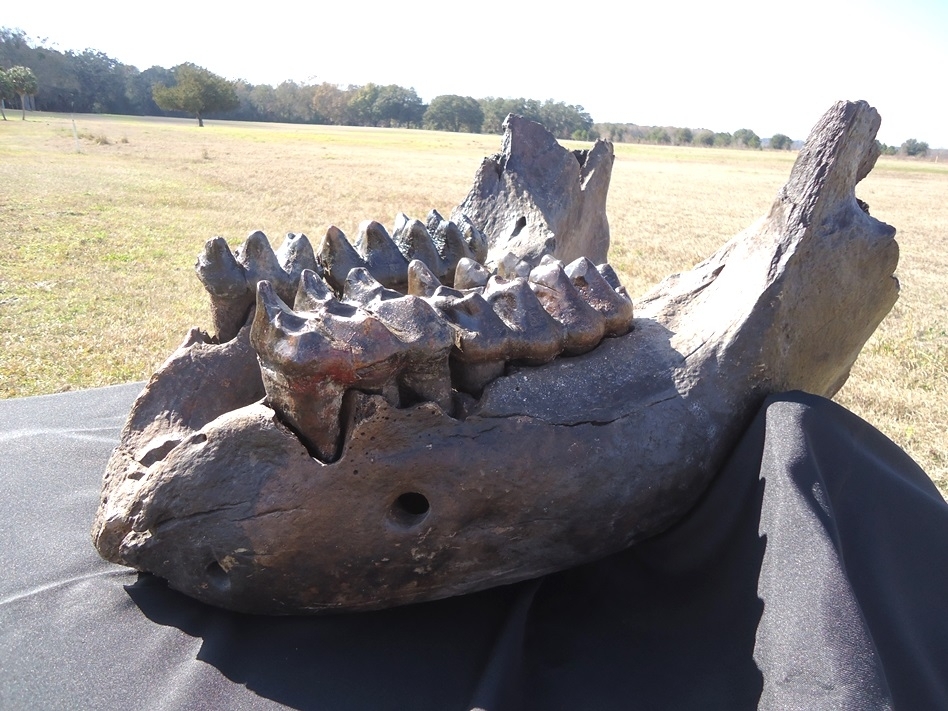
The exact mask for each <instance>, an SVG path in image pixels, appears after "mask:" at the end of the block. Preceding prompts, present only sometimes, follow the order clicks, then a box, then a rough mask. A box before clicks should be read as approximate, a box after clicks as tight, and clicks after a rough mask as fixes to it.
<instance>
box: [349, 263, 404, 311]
mask: <svg viewBox="0 0 948 711" xmlns="http://www.w3.org/2000/svg"><path fill="white" fill-rule="evenodd" d="M400 296H401V294H400V293H399V292H397V291H395V290H394V289H386V288H385V286H383V285H382V283H381V282H380V281H379V280H378V279H376V278H375V277H374V276H372V274H370V273H369V270H368V269H366V268H365V267H356V268H355V269H353V270H352V271H350V272H349V274H348V275H347V276H346V280H345V282H343V288H342V298H343V300H344V301H347V302H349V303H350V304H357V305H359V306H364V305H365V304H367V303H369V302H370V301H373V300H380V301H381V300H384V299H397V298H398V297H400Z"/></svg>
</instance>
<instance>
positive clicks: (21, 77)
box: [7, 66, 39, 121]
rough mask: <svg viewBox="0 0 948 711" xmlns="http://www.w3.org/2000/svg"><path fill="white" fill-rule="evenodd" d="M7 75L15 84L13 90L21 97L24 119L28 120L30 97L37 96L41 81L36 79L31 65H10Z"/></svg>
mask: <svg viewBox="0 0 948 711" xmlns="http://www.w3.org/2000/svg"><path fill="white" fill-rule="evenodd" d="M7 77H9V79H10V82H11V83H12V84H13V91H15V92H16V93H17V94H18V95H19V97H20V109H21V110H22V111H23V116H22V118H23V120H24V121H26V107H27V104H28V100H29V97H32V96H36V92H37V90H38V89H39V83H38V82H37V81H36V75H35V74H34V73H33V70H32V69H30V68H29V67H20V66H17V67H10V69H8V70H7Z"/></svg>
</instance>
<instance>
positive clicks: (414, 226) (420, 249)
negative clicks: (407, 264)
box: [392, 212, 447, 280]
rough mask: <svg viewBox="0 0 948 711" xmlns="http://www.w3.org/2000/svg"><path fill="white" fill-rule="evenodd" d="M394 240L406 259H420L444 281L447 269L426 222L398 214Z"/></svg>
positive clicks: (393, 234) (393, 232)
mask: <svg viewBox="0 0 948 711" xmlns="http://www.w3.org/2000/svg"><path fill="white" fill-rule="evenodd" d="M392 239H393V240H394V241H395V244H396V245H398V249H399V251H400V252H401V253H402V254H403V255H405V259H408V260H412V259H420V260H421V261H423V262H424V263H425V264H426V265H427V267H428V268H429V269H430V270H431V271H432V272H434V274H435V276H437V277H438V279H439V280H442V279H444V276H445V274H446V273H447V269H446V268H445V265H444V261H443V260H442V259H441V255H440V254H438V249H437V247H435V244H434V242H432V241H431V235H430V234H428V228H427V227H425V223H424V222H422V221H421V220H412V219H409V217H408V216H407V215H405V213H402V212H400V213H398V214H397V215H396V216H395V229H394V230H393V231H392Z"/></svg>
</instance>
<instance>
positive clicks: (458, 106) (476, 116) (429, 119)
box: [424, 94, 484, 133]
mask: <svg viewBox="0 0 948 711" xmlns="http://www.w3.org/2000/svg"><path fill="white" fill-rule="evenodd" d="M483 123H484V112H483V111H482V110H481V106H480V104H479V103H477V100H476V99H473V98H471V97H470V96H458V95H456V94H443V95H441V96H436V97H435V98H434V99H432V100H431V104H430V105H429V106H428V110H427V111H425V116H424V125H425V127H426V128H431V129H434V130H435V131H461V130H464V131H467V132H468V133H478V132H479V131H480V130H481V125H482V124H483Z"/></svg>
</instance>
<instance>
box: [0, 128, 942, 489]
mask: <svg viewBox="0 0 948 711" xmlns="http://www.w3.org/2000/svg"><path fill="white" fill-rule="evenodd" d="M11 118H12V117H11ZM813 118H814V122H815V121H816V119H817V118H818V117H816V116H814V117H813ZM884 119H885V117H883V120H884ZM76 133H78V134H79V139H78V149H79V151H78V152H77V140H76V138H75V135H74V133H73V125H72V122H71V120H70V117H68V116H58V115H44V114H33V115H30V116H29V117H28V120H27V121H25V122H23V121H20V120H19V118H18V117H16V118H15V119H14V120H10V121H7V122H6V123H4V122H0V166H2V168H0V170H2V178H0V180H2V183H0V184H2V189H0V238H2V249H0V333H2V334H3V348H2V350H0V397H19V396H25V395H35V394H41V393H49V392H58V391H63V390H68V389H77V388H87V387H95V386H99V385H106V384H111V383H119V382H126V381H130V380H142V379H145V378H147V377H148V376H149V375H150V374H151V373H152V372H153V371H154V369H155V368H156V367H157V366H158V365H159V364H160V363H161V361H162V360H164V358H165V357H166V356H167V355H168V354H169V353H170V352H171V350H172V349H173V348H174V347H175V346H176V345H177V343H178V342H179V341H180V340H181V339H182V337H183V336H184V334H185V333H186V331H187V329H188V327H190V326H191V325H201V326H204V327H207V326H209V325H210V324H209V321H208V317H207V305H206V300H205V296H204V293H203V290H202V288H201V286H200V284H199V282H198V281H197V279H196V278H195V277H194V273H193V268H192V267H193V264H194V260H195V257H196V255H197V253H198V251H199V250H200V249H201V246H202V245H203V243H204V241H205V240H207V239H208V238H209V237H212V236H214V235H218V234H219V235H222V236H224V237H225V238H226V239H227V240H228V242H230V243H231V246H236V245H238V244H239V243H240V242H241V241H242V240H243V238H244V237H245V236H246V235H247V233H248V232H249V231H252V230H254V229H262V230H264V231H265V232H266V233H267V234H268V235H269V236H270V239H271V242H272V243H274V246H277V245H278V244H279V242H280V241H281V239H282V235H283V233H285V232H288V231H293V232H305V233H306V234H307V235H309V236H310V237H311V239H313V240H314V241H317V240H318V239H319V238H320V237H321V235H322V234H323V232H324V231H325V228H326V226H327V225H329V224H336V225H337V226H339V227H340V228H341V229H342V230H343V231H344V232H346V233H347V234H350V235H352V234H354V232H355V228H356V225H357V224H358V223H359V222H360V221H361V220H364V219H377V220H379V221H380V222H382V223H383V224H386V225H389V226H391V224H392V222H393V218H394V216H395V214H396V212H399V211H402V212H405V213H407V214H408V215H409V216H412V217H419V218H423V217H424V216H425V215H426V214H427V212H428V211H429V210H430V209H432V208H435V209H438V210H439V211H440V212H442V214H445V215H447V214H449V213H450V211H451V209H452V208H453V206H454V205H456V204H457V203H458V202H460V200H461V199H462V198H463V197H464V195H465V194H466V193H467V190H468V188H469V187H470V183H471V179H472V177H473V175H474V172H475V170H476V168H477V166H478V164H479V163H480V161H481V159H482V158H483V156H485V155H488V154H490V153H493V152H495V151H497V150H498V149H499V146H500V138H499V137H498V136H479V135H469V134H447V133H437V132H430V131H399V130H388V129H365V128H346V127H322V126H287V125H274V124H248V123H234V122H209V123H208V126H207V127H206V128H205V129H198V128H197V127H196V126H195V125H194V124H193V123H192V122H189V121H180V120H169V119H138V118H127V117H105V116H78V117H76ZM794 157H795V156H794V155H793V154H790V153H777V152H770V151H763V152H761V151H730V150H720V149H698V148H665V147H654V146H634V145H617V146H616V164H615V168H614V171H613V180H612V188H611V190H610V196H609V204H608V212H609V219H610V224H611V228H612V237H613V247H612V251H611V261H612V263H613V265H614V266H616V268H617V269H618V270H619V272H620V274H621V275H622V276H623V278H624V281H625V283H626V284H627V286H628V287H629V291H630V293H632V294H634V295H638V294H641V293H642V292H644V291H645V290H646V289H647V288H648V287H650V286H651V285H653V284H654V283H656V282H657V281H659V280H660V279H661V278H663V277H665V276H667V275H668V274H671V273H673V272H676V271H680V270H682V269H687V268H690V267H691V266H693V265H694V264H695V263H696V262H698V261H700V260H701V259H703V258H705V257H706V256H708V255H709V254H711V253H712V252H713V251H715V250H716V249H717V248H718V247H719V246H720V245H721V244H722V243H723V242H724V241H725V240H726V239H728V238H729V237H731V236H733V235H734V234H735V233H737V232H738V231H739V230H741V229H743V228H744V227H746V226H747V225H749V224H750V223H751V222H752V221H753V220H754V219H756V218H757V217H759V216H760V215H762V214H764V213H765V212H766V210H767V208H768V207H769V205H770V203H771V201H772V200H773V197H774V195H775V194H776V191H777V189H778V188H779V187H780V186H781V185H782V184H783V183H784V182H785V180H786V178H787V175H788V174H789V172H790V168H791V167H792V164H793V160H794ZM857 193H858V195H859V196H860V197H861V198H862V199H863V200H865V201H866V202H868V203H869V205H870V208H871V211H872V214H873V215H874V216H876V217H878V218H879V219H881V220H883V221H885V222H888V223H889V224H892V225H895V226H896V227H897V228H898V230H899V235H898V240H899V243H900V245H901V252H902V257H901V262H900V265H899V270H898V275H899V277H900V280H901V283H902V296H901V299H900V300H899V303H898V304H897V305H896V307H895V309H894V310H893V312H892V313H891V314H890V315H889V316H888V317H887V319H886V320H885V321H884V322H883V324H882V326H881V327H880V329H879V330H878V332H877V333H876V334H875V335H874V336H873V338H872V339H871V340H870V342H869V344H868V345H867V347H866V349H865V350H864V352H863V354H862V356H861V357H860V359H859V361H858V362H857V364H856V367H855V369H854V371H853V375H852V377H851V379H850V381H849V383H847V385H846V386H845V388H844V389H843V390H842V392H841V393H840V394H839V395H838V396H837V398H836V399H837V400H838V401H839V402H841V403H842V404H843V405H845V406H847V407H849V408H850V409H852V410H853V411H855V412H856V413H857V414H859V415H860V416H862V417H864V418H865V419H867V420H868V421H870V422H871V423H873V424H874V425H875V426H876V427H878V428H879V429H880V430H882V431H883V432H884V433H885V434H887V435H888V436H889V437H891V438H892V439H893V440H895V441H896V442H897V443H898V444H900V445H901V446H902V447H903V448H905V449H906V450H907V451H908V452H909V453H910V454H911V455H912V456H913V457H915V458H916V460H917V461H918V462H919V463H920V464H921V465H922V466H923V467H924V468H925V469H926V471H927V472H928V473H929V474H930V475H931V476H932V477H933V478H934V479H936V482H937V483H939V485H940V486H941V488H942V491H943V492H945V491H948V431H946V430H948V250H946V248H945V239H946V236H948V166H942V165H940V164H937V163H914V162H910V161H904V160H895V159H883V160H880V161H879V164H878V165H877V167H876V169H875V170H874V171H873V173H872V174H871V175H870V176H869V177H868V178H867V179H866V180H865V181H864V182H863V183H862V184H861V185H860V186H859V188H858V189H857Z"/></svg>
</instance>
